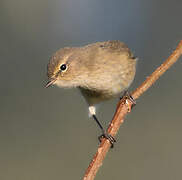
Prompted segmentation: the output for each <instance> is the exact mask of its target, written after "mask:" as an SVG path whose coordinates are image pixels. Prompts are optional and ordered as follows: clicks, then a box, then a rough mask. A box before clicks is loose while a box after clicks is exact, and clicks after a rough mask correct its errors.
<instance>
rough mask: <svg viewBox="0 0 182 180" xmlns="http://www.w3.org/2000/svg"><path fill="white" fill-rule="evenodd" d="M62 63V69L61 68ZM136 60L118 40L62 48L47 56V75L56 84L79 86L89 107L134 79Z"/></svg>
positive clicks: (114, 93)
mask: <svg viewBox="0 0 182 180" xmlns="http://www.w3.org/2000/svg"><path fill="white" fill-rule="evenodd" d="M61 65H65V66H66V69H65V70H60V67H61ZM135 70H136V59H135V57H134V56H133V54H132V53H131V51H130V50H129V48H128V47H127V46H126V45H125V44H124V43H122V42H120V41H106V42H97V43H93V44H89V45H86V46H83V47H73V48H69V47H66V48H62V49H60V50H58V51H57V52H56V53H55V54H54V55H53V56H52V58H51V59H50V61H49V63H48V66H47V75H48V78H49V79H50V80H51V82H53V83H49V85H50V84H56V85H58V86H59V87H78V88H79V89H80V90H81V92H82V94H83V96H84V97H85V99H86V101H87V102H88V104H89V106H91V105H94V104H96V103H99V102H101V101H103V100H107V99H109V98H112V97H114V96H116V95H117V94H120V93H121V92H122V91H124V90H126V89H127V88H128V87H129V85H130V84H131V82H132V81H133V79H134V76H135Z"/></svg>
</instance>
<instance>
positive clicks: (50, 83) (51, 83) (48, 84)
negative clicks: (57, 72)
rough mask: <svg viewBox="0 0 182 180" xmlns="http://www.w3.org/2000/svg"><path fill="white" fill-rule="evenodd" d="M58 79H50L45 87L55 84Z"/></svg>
mask: <svg viewBox="0 0 182 180" xmlns="http://www.w3.org/2000/svg"><path fill="white" fill-rule="evenodd" d="M56 80H57V79H56V78H54V79H51V80H50V81H48V82H47V84H46V85H45V88H48V87H49V86H51V85H53V84H54V82H55V81H56Z"/></svg>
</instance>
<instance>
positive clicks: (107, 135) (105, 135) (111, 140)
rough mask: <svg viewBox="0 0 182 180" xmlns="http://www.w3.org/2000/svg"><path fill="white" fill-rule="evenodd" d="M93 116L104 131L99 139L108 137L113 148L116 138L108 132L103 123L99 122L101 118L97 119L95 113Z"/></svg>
mask: <svg viewBox="0 0 182 180" xmlns="http://www.w3.org/2000/svg"><path fill="white" fill-rule="evenodd" d="M92 117H93V119H94V120H95V121H96V123H97V124H98V126H99V128H100V129H101V131H102V134H101V135H100V136H99V137H98V139H99V141H100V142H101V139H102V138H106V139H108V140H109V142H110V143H111V148H113V147H114V143H115V142H116V140H115V138H114V137H113V136H111V135H110V134H108V133H107V132H106V130H105V129H104V128H103V126H102V125H101V123H100V122H99V120H98V119H97V117H96V115H95V114H93V115H92Z"/></svg>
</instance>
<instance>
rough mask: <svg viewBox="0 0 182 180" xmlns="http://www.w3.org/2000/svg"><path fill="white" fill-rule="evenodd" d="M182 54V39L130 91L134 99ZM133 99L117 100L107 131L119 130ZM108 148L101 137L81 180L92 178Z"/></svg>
mask: <svg viewBox="0 0 182 180" xmlns="http://www.w3.org/2000/svg"><path fill="white" fill-rule="evenodd" d="M181 55H182V40H181V41H180V42H179V44H178V46H177V48H176V50H174V51H173V53H172V54H171V55H170V56H169V58H168V59H167V60H166V61H165V62H164V63H163V64H162V65H161V66H159V67H158V68H157V69H156V70H155V71H154V72H153V73H152V74H151V75H150V76H149V77H147V79H146V80H145V81H144V82H143V83H142V84H141V85H140V86H139V87H138V88H137V89H136V90H135V91H134V92H132V94H131V95H132V97H133V98H134V99H135V100H136V99H138V98H139V97H140V96H141V95H142V94H143V93H144V92H145V91H146V90H147V89H148V88H150V87H151V86H152V84H154V83H155V81H156V80H157V79H158V78H159V77H160V76H161V75H162V74H163V73H164V72H165V71H166V70H167V69H169V68H170V67H171V66H172V65H173V64H174V63H175V62H176V61H177V60H178V58H179V57H180V56H181ZM133 104H134V102H133V101H131V100H130V99H126V97H125V98H123V99H121V100H120V101H119V103H118V105H117V108H116V112H115V114H114V117H113V119H112V121H111V123H110V125H109V127H108V133H109V134H111V135H112V136H115V135H116V133H117V132H118V130H119V127H120V126H121V124H122V123H123V122H124V117H125V116H126V114H127V113H128V112H130V110H131V107H132V105H133ZM109 148H110V142H109V141H108V140H107V139H105V138H104V139H103V140H102V142H101V144H100V145H99V148H98V150H97V152H96V154H95V155H94V157H93V159H92V161H91V162H90V164H89V167H88V168H87V170H86V172H85V175H84V178H83V180H93V179H94V178H95V175H96V173H97V171H98V169H99V167H100V166H101V165H102V161H103V160H104V158H105V156H106V154H107V152H108V150H109Z"/></svg>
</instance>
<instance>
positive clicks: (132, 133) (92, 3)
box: [0, 0, 182, 180]
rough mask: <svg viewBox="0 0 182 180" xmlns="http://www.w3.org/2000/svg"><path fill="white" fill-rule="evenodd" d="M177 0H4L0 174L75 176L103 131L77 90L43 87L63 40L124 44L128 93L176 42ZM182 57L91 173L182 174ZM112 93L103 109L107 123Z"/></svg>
mask: <svg viewBox="0 0 182 180" xmlns="http://www.w3.org/2000/svg"><path fill="white" fill-rule="evenodd" d="M181 7H182V1H180V0H173V1H172V0H152V1H151V0H133V1H130V0H114V1H108V0H52V1H48V0H46V1H45V0H32V1H30V0H14V1H11V0H1V1H0V22H1V23H0V24H1V26H0V29H1V31H0V40H1V41H0V54H1V60H0V82H1V85H0V96H1V97H0V115H1V116H0V117H1V118H0V145H1V146H0V179H1V180H50V179H54V180H60V179H81V178H82V176H83V174H84V171H85V169H86V168H87V166H88V163H89V162H90V160H91V158H92V156H93V154H94V153H95V151H96V148H97V146H98V141H97V136H98V135H100V130H99V129H98V128H97V126H96V124H95V122H93V120H92V119H89V118H88V111H87V106H86V103H85V102H84V100H83V98H82V97H80V94H79V92H78V91H77V90H75V89H73V90H67V89H59V88H57V87H52V88H49V89H45V88H44V85H45V83H46V80H47V78H46V66H47V62H48V60H49V57H50V56H51V55H52V54H53V53H54V52H55V51H56V50H57V49H59V48H61V47H64V46H82V45H85V44H88V43H92V42H96V41H105V40H121V41H124V42H125V43H126V44H127V45H128V46H129V47H130V48H131V49H132V50H133V52H134V54H135V55H136V56H138V57H139V61H138V67H137V76H136V78H135V81H134V83H133V85H132V87H131V88H130V90H134V89H135V88H136V87H137V86H138V85H139V84H140V83H141V82H142V81H143V80H144V79H145V78H146V77H147V76H148V75H149V74H150V73H151V72H152V71H153V70H154V69H155V68H156V67H157V66H158V65H160V64H161V63H162V62H163V61H164V60H165V59H166V58H167V57H168V56H169V55H170V53H171V52H172V50H173V49H175V47H176V45H177V43H178V42H179V40H180V39H182V23H181V17H182V12H181ZM181 61H182V58H180V60H179V61H178V62H177V63H176V64H175V65H174V66H173V67H172V68H171V69H170V70H169V71H167V73H165V74H164V75H163V76H162V77H161V78H160V80H159V81H157V83H156V84H155V85H154V86H153V87H152V88H150V90H148V91H147V92H146V93H145V94H144V95H143V96H142V97H141V98H140V99H139V100H138V101H137V106H136V107H135V108H134V109H133V111H132V113H131V114H129V115H128V116H127V118H126V121H125V123H124V124H123V126H122V127H121V129H120V131H119V133H118V135H117V143H116V145H115V148H114V149H112V150H110V153H109V154H108V155H107V158H106V159H105V161H104V163H103V166H102V167H101V169H100V170H99V173H98V174H97V177H96V179H100V180H106V179H107V180H110V179H111V178H112V179H114V180H119V179H127V180H142V179H147V180H153V179H160V180H171V179H173V180H177V179H182V174H181V164H182V155H181V152H182V143H181V137H182V131H181V126H182V118H181V116H182V111H181V107H182V101H181V91H182V83H181V77H182V71H181V68H182V63H181ZM117 101H118V99H114V100H111V101H108V102H107V103H104V104H103V105H101V106H100V108H99V112H98V117H99V118H100V120H101V121H102V123H103V124H104V126H105V127H107V125H108V123H109V121H110V120H111V118H112V115H113V113H114V110H115V107H116V104H117Z"/></svg>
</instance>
